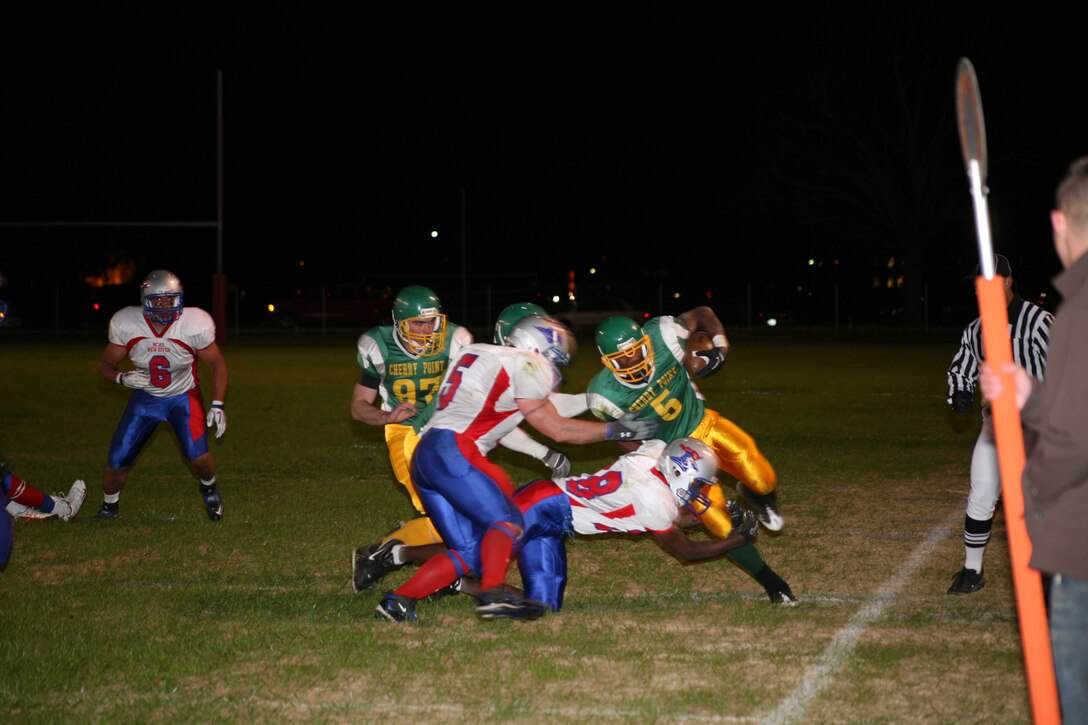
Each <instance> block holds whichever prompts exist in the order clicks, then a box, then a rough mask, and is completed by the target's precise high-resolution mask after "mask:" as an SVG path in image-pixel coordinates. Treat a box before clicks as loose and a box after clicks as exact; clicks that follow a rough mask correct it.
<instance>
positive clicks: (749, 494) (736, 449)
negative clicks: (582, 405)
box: [586, 306, 795, 604]
mask: <svg viewBox="0 0 1088 725" xmlns="http://www.w3.org/2000/svg"><path fill="white" fill-rule="evenodd" d="M696 331H702V332H704V333H706V334H707V335H708V336H709V337H710V338H711V339H712V340H713V344H714V348H713V349H711V350H707V351H704V352H699V353H697V354H699V355H700V356H702V357H704V358H705V359H706V365H705V366H704V367H703V368H702V369H701V371H700V372H699V373H698V375H699V376H700V377H707V376H709V375H711V374H713V373H714V372H716V371H717V370H719V369H720V368H721V366H722V365H723V364H724V362H725V359H726V357H727V356H728V354H729V341H728V340H727V339H726V336H725V328H724V327H723V326H722V323H721V320H719V319H718V316H717V315H716V314H714V311H713V310H712V309H710V308H709V307H707V306H700V307H696V308H694V309H692V310H688V311H687V312H684V313H683V314H680V315H677V316H675V317H672V316H668V315H661V316H658V317H654V318H652V319H650V320H649V321H648V322H647V323H646V324H645V325H643V326H641V327H640V326H639V325H638V323H636V322H635V321H634V320H632V319H630V318H629V317H623V316H614V317H610V318H608V319H606V320H604V321H603V322H601V323H600V324H599V325H598V326H597V330H596V342H597V348H598V350H599V351H600V353H601V360H602V362H603V363H604V366H605V368H604V369H603V370H601V371H600V372H598V373H597V374H596V375H594V376H593V378H592V379H591V380H590V381H589V385H588V386H587V388H586V404H587V405H588V407H589V410H590V411H591V412H592V413H593V415H595V416H597V417H598V418H601V419H602V420H616V419H618V418H620V417H622V416H623V415H626V414H627V413H629V412H641V415H645V416H647V417H650V418H651V419H652V418H656V419H657V420H658V421H659V423H660V427H659V428H658V433H657V435H658V437H659V438H661V439H662V440H666V441H673V440H676V439H677V438H682V437H685V436H688V437H691V438H696V439H698V440H701V441H703V442H704V443H706V444H707V445H709V446H710V447H711V448H712V449H713V450H714V452H715V454H717V456H718V461H719V465H720V466H721V469H722V470H723V471H725V472H726V473H728V474H730V475H731V476H734V477H736V478H737V479H738V480H739V481H740V483H739V485H738V486H737V490H738V492H739V493H740V494H741V495H742V496H743V498H744V499H745V500H746V501H747V502H748V504H749V506H750V507H751V508H752V509H753V510H754V511H755V513H756V516H757V517H758V518H759V521H760V523H761V524H762V525H763V526H764V527H765V528H766V529H768V530H769V531H779V530H781V529H782V525H783V520H782V516H781V514H780V513H779V512H778V502H777V493H776V492H777V486H778V479H777V476H776V474H775V471H774V468H773V467H772V466H771V463H770V461H768V460H767V459H766V457H764V455H763V454H762V453H761V452H760V450H759V447H758V446H757V445H756V442H755V440H754V439H753V438H752V436H751V435H749V434H748V433H747V432H745V431H744V430H743V429H741V427H740V426H738V425H737V424H735V423H733V422H732V421H730V420H728V419H726V418H725V417H723V416H722V415H721V414H720V413H718V412H717V411H715V410H712V409H710V408H708V407H707V405H706V399H705V398H704V397H703V394H702V393H701V392H700V390H699V388H698V386H697V385H696V384H695V381H694V380H692V378H691V376H690V374H689V372H688V368H687V367H685V364H684V361H685V358H686V356H687V355H688V354H691V353H689V352H688V350H687V346H688V338H689V336H691V334H692V333H694V332H696ZM620 445H621V447H626V446H624V444H622V443H621V444H620ZM712 488H713V489H714V490H712V491H711V492H710V499H711V503H712V508H711V510H709V511H707V512H705V513H704V514H703V516H702V517H701V519H700V521H699V522H698V523H702V524H703V526H705V527H706V529H707V530H708V531H709V532H710V533H711V534H713V535H714V536H716V537H719V538H725V537H726V536H728V535H729V532H730V531H732V528H733V523H732V520H731V518H730V516H729V510H728V507H727V505H726V498H725V495H724V494H723V493H722V491H721V488H722V487H721V486H715V487H712ZM692 523H695V522H692ZM728 556H729V558H730V559H732V560H733V561H734V562H736V563H737V564H739V565H740V566H741V567H742V568H743V569H745V570H746V571H747V572H748V573H749V574H751V575H752V576H753V577H754V578H755V579H756V580H757V581H758V582H759V583H760V584H762V585H763V587H764V588H765V589H766V590H767V593H768V595H769V596H770V597H771V600H772V601H775V602H780V603H788V604H792V603H793V601H795V599H794V598H793V596H792V594H790V595H789V596H784V595H783V592H788V591H789V588H788V586H786V585H785V582H784V581H782V579H781V578H780V577H779V576H778V575H777V574H775V573H774V571H773V570H771V568H770V567H769V566H767V565H766V563H765V562H764V561H763V559H762V557H761V556H760V554H759V552H758V551H757V550H756V548H755V547H754V546H752V545H751V544H749V545H746V546H744V547H741V548H740V549H736V550H734V551H732V552H730V553H729V555H728ZM784 600H785V601H784ZM789 600H793V601H789Z"/></svg>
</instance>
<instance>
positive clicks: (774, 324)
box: [767, 317, 778, 327]
mask: <svg viewBox="0 0 1088 725" xmlns="http://www.w3.org/2000/svg"><path fill="white" fill-rule="evenodd" d="M777 326H778V320H776V319H775V318H773V317H768V318H767V327H777Z"/></svg>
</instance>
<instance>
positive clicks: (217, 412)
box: [207, 400, 227, 438]
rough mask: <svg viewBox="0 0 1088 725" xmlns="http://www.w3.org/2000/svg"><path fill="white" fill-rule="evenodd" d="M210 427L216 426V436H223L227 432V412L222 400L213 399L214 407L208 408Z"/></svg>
mask: <svg viewBox="0 0 1088 725" xmlns="http://www.w3.org/2000/svg"><path fill="white" fill-rule="evenodd" d="M207 423H208V427H209V428H211V427H212V426H213V425H214V426H215V437H216V438H222V437H223V434H224V433H226V432H227V414H226V412H224V410H223V401H222V400H213V401H212V407H211V408H209V409H208V420H207Z"/></svg>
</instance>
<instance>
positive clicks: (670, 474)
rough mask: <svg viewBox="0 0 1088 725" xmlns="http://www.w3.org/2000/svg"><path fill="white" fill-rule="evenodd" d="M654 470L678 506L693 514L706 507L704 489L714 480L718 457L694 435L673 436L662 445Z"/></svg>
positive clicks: (698, 514) (706, 500) (708, 504)
mask: <svg viewBox="0 0 1088 725" xmlns="http://www.w3.org/2000/svg"><path fill="white" fill-rule="evenodd" d="M657 469H658V470H659V471H661V474H662V475H663V476H664V477H665V481H667V482H668V484H669V488H671V489H672V492H673V495H674V496H676V500H677V501H678V502H679V504H680V505H681V506H683V507H684V508H686V509H687V510H688V511H690V512H691V513H692V514H693V515H695V516H701V515H702V514H703V513H704V512H705V511H706V510H707V509H708V508H710V498H709V497H708V496H707V495H706V489H707V488H708V487H710V486H713V485H714V484H716V483H718V478H717V473H718V456H717V455H715V453H714V449H712V448H711V447H710V446H708V445H707V444H706V443H703V442H702V441H701V440H699V439H698V438H688V437H684V438H677V439H676V440H674V441H673V442H672V443H670V444H669V445H667V446H665V450H664V451H662V453H661V457H660V458H658V459H657Z"/></svg>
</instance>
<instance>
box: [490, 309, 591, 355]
mask: <svg viewBox="0 0 1088 725" xmlns="http://www.w3.org/2000/svg"><path fill="white" fill-rule="evenodd" d="M506 345H507V346H508V347H516V348H519V349H521V350H532V351H534V352H539V353H540V354H541V355H543V356H544V359H545V360H547V361H548V362H550V363H551V364H552V365H555V366H557V367H566V366H567V365H570V362H571V360H572V359H573V358H574V353H575V351H576V350H577V348H578V343H577V342H575V340H574V333H572V332H571V331H570V328H568V327H567V326H566V325H564V324H563V323H562V322H560V321H559V320H557V319H555V318H554V317H548V316H546V315H526V316H525V317H522V318H521V319H520V320H518V321H517V322H516V323H515V324H514V326H513V327H511V328H510V332H509V334H508V335H507V336H506Z"/></svg>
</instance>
